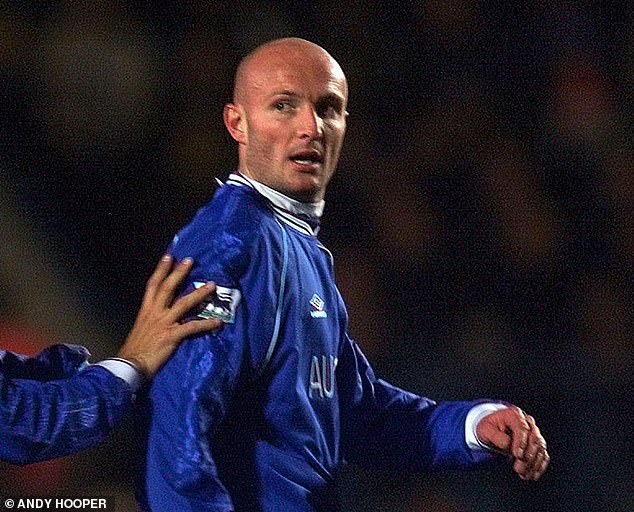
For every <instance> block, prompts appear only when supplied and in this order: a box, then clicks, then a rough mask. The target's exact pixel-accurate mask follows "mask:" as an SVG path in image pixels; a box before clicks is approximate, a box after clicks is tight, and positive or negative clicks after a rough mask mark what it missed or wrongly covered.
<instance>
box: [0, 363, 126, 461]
mask: <svg viewBox="0 0 634 512" xmlns="http://www.w3.org/2000/svg"><path fill="white" fill-rule="evenodd" d="M1 388H2V397H3V400H2V402H1V403H0V459H2V460H5V461H8V462H11V463H15V464H29V463H33V462H38V461H42V460H47V459H51V458H56V457H61V456H65V455H69V454H71V453H75V452H77V451H80V450H83V449H85V448H88V447H90V446H93V445H95V444H97V443H99V442H101V441H102V440H103V439H104V437H105V436H106V435H107V434H108V433H109V432H110V431H111V430H112V429H113V428H114V427H115V426H116V425H117V424H118V422H119V421H120V420H121V418H122V417H123V416H124V414H125V413H126V412H127V410H128V408H129V406H130V404H131V397H132V391H131V389H130V387H129V386H128V384H126V383H125V382H124V381H123V380H121V379H119V378H117V377H115V376H114V375H113V374H112V373H110V372H108V371H107V370H105V369H103V368H98V367H91V368H88V369H86V370H84V371H82V372H80V373H79V374H77V375H75V376H73V377H70V378H67V379H62V380H56V381H51V382H37V381H31V380H23V379H5V378H2V383H1Z"/></svg>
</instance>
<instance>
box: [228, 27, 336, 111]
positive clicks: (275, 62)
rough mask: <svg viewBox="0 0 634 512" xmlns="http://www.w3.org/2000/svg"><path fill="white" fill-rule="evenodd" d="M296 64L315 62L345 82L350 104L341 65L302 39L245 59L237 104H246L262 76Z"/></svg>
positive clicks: (235, 96)
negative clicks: (252, 89)
mask: <svg viewBox="0 0 634 512" xmlns="http://www.w3.org/2000/svg"><path fill="white" fill-rule="evenodd" d="M293 60H298V61H304V62H306V61H309V62H314V63H316V64H319V65H321V66H323V67H325V68H326V69H328V70H329V71H330V73H332V75H333V77H336V78H337V79H340V80H341V81H342V83H343V85H344V87H345V95H346V100H347V96H348V84H347V81H346V77H345V75H344V73H343V70H342V69H341V66H339V63H338V62H337V61H336V60H335V59H334V58H333V57H332V56H331V55H330V54H329V53H328V52H327V51H326V50H324V49H323V48H322V47H321V46H319V45H317V44H315V43H312V42H310V41H307V40H306V39H301V38H299V37H286V38H283V39H275V40H273V41H269V42H267V43H264V44H262V45H260V46H258V47H257V48H256V49H255V50H253V51H252V52H251V53H249V54H248V55H247V56H246V57H244V59H242V61H241V62H240V64H239V65H238V68H237V70H236V75H235V82H234V88H233V101H234V102H235V103H243V102H244V101H245V100H246V97H247V95H248V92H249V89H250V88H251V87H257V86H258V76H259V75H260V74H261V73H262V72H264V71H266V70H271V69H276V66H277V67H280V66H281V65H282V64H284V63H288V62H292V61H293Z"/></svg>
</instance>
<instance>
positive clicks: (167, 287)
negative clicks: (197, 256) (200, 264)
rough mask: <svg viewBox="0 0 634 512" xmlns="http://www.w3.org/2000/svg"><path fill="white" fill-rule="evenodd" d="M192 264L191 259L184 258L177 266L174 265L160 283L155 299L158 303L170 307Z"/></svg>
mask: <svg viewBox="0 0 634 512" xmlns="http://www.w3.org/2000/svg"><path fill="white" fill-rule="evenodd" d="M193 263H194V262H193V260H192V259H191V258H184V259H183V260H181V261H180V262H179V263H178V265H176V267H175V268H174V270H172V272H171V273H170V274H169V275H168V276H167V277H166V278H165V280H164V281H163V282H162V283H161V286H160V288H159V290H158V292H157V294H156V298H157V300H159V301H160V303H161V304H162V305H165V306H169V305H171V303H172V301H173V300H174V295H175V294H176V290H177V289H178V287H179V286H180V284H181V283H182V282H183V280H184V279H185V277H186V276H187V274H189V271H190V270H191V267H192V265H193Z"/></svg>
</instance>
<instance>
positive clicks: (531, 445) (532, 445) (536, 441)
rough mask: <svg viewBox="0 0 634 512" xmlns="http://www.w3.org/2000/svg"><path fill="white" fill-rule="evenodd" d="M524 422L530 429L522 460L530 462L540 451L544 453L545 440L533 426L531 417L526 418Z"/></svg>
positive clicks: (536, 427) (533, 421)
mask: <svg viewBox="0 0 634 512" xmlns="http://www.w3.org/2000/svg"><path fill="white" fill-rule="evenodd" d="M526 421H527V423H528V425H529V427H530V432H529V435H528V445H527V447H526V451H525V453H524V459H525V460H526V461H528V462H530V461H531V459H533V458H534V457H535V455H537V454H538V453H539V452H540V451H546V440H545V439H544V438H543V436H542V434H541V432H540V430H539V427H538V426H537V425H536V424H535V420H534V418H533V417H532V416H526Z"/></svg>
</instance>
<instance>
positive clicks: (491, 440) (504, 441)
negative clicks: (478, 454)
mask: <svg viewBox="0 0 634 512" xmlns="http://www.w3.org/2000/svg"><path fill="white" fill-rule="evenodd" d="M482 437H483V442H484V444H486V445H487V446H489V447H491V448H493V449H495V450H497V451H500V452H502V453H504V454H510V453H511V440H512V439H511V436H509V435H508V434H507V433H506V432H502V431H500V430H498V429H497V428H490V429H487V432H486V435H485V436H482Z"/></svg>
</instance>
